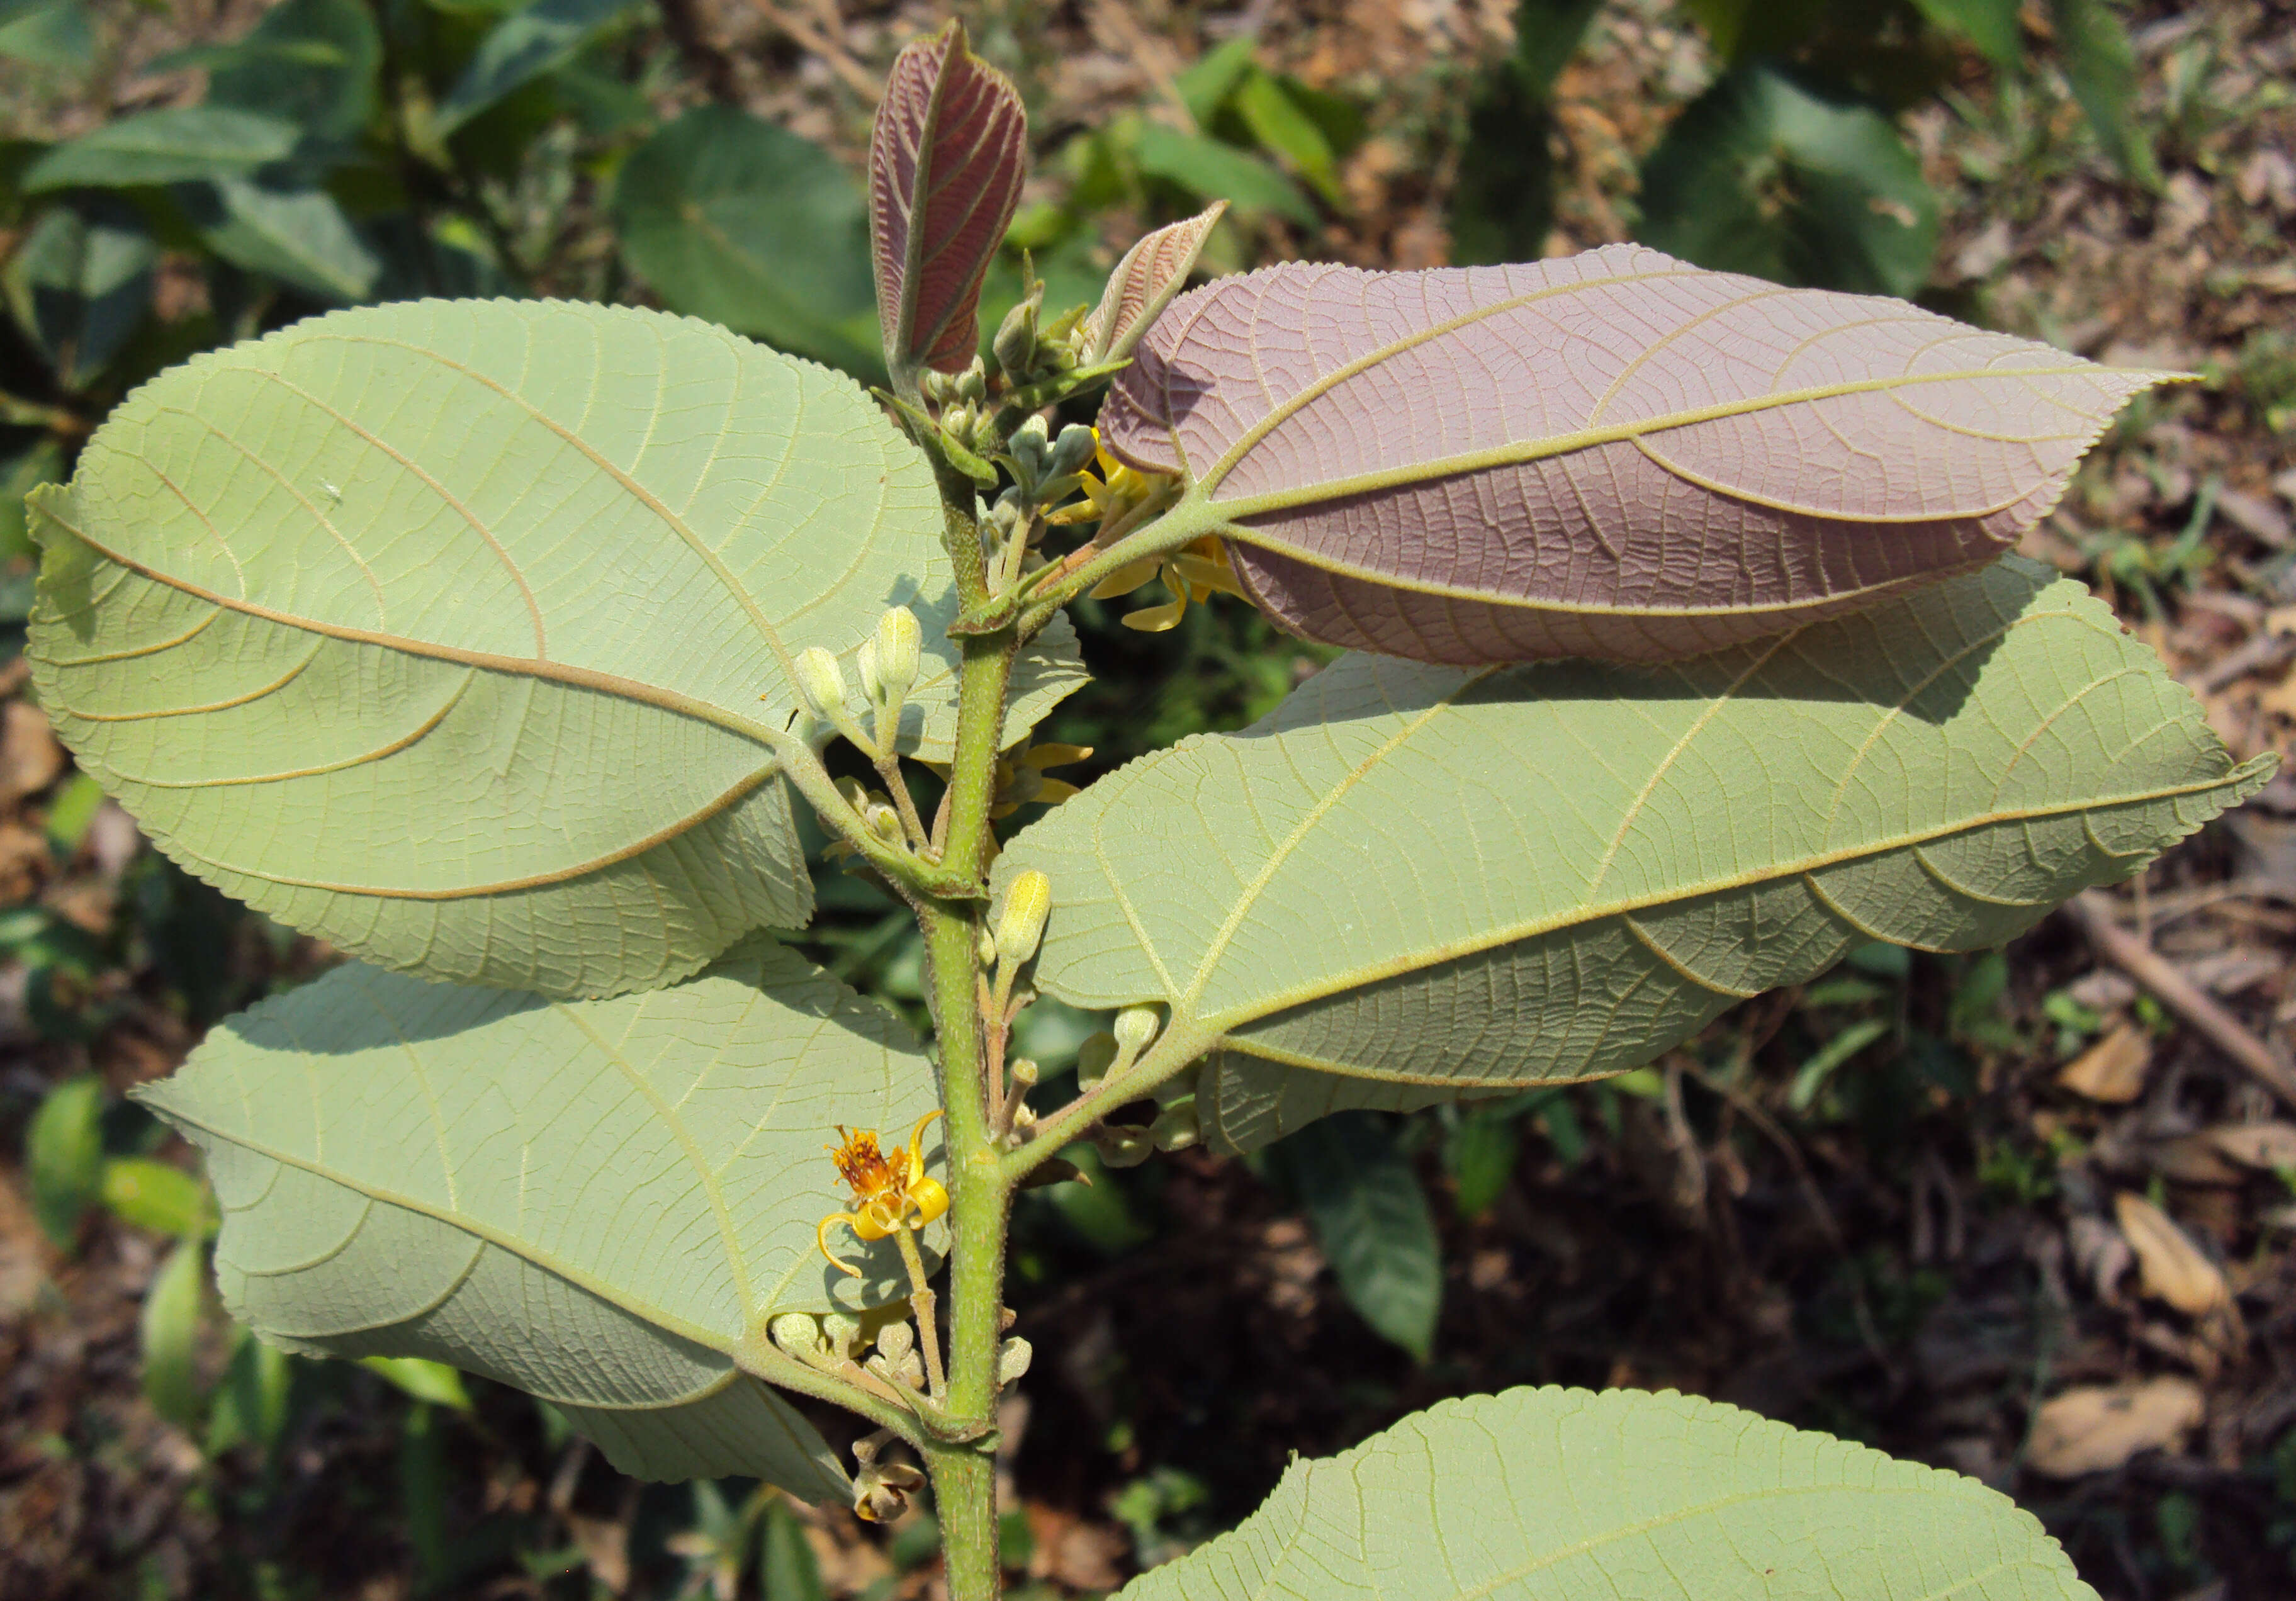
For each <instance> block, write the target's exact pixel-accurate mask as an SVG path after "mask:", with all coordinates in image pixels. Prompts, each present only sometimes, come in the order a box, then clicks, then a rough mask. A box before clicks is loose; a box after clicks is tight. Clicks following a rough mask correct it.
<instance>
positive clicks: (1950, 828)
mask: <svg viewBox="0 0 2296 1601" xmlns="http://www.w3.org/2000/svg"><path fill="white" fill-rule="evenodd" d="M2254 765H2255V764H2254V763H2253V762H2248V763H2243V764H2242V765H2241V766H2240V767H2237V768H2230V769H2228V770H2226V772H2224V773H2223V774H2220V775H2219V776H2217V777H2214V778H2210V779H2205V780H2202V781H2199V782H2196V783H2193V784H2175V785H2169V786H2167V787H2164V788H2161V789H2156V790H2147V791H2139V792H2129V793H2125V794H2120V795H2100V796H2091V797H2087V798H2084V799H2082V800H2079V801H2066V802H2063V803H2062V804H2059V805H2054V806H2034V807H2009V808H2002V809H1997V810H1994V811H1991V812H1987V813H1983V814H1980V815H1978V816H1976V817H1971V818H1965V819H1957V820H1956V821H1955V822H1952V823H1950V824H1947V825H1941V826H1939V827H1937V828H1934V829H1928V830H1923V831H1920V832H1917V833H1906V834H1901V835H1898V836H1896V837H1895V838H1893V839H1890V840H1887V841H1883V842H1878V843H1876V842H1866V843H1861V844H1859V845H1856V846H1850V847H1845V848H1843V849H1841V850H1833V851H1820V852H1815V853H1813V854H1811V855H1809V856H1807V857H1803V858H1798V859H1795V860H1792V861H1790V862H1787V863H1785V864H1784V865H1782V866H1765V867H1764V868H1762V869H1760V870H1759V871H1754V872H1748V873H1743V874H1731V875H1729V876H1727V877H1723V878H1717V879H1710V880H1704V881H1702V882H1700V883H1697V884H1695V885H1693V886H1687V887H1683V888H1678V889H1673V890H1669V891H1665V892H1662V893H1655V892H1654V893H1652V894H1648V895H1642V896H1622V897H1620V898H1619V899H1616V900H1612V901H1608V902H1603V903H1581V904H1580V905H1579V906H1576V907H1568V908H1566V909H1564V910H1562V911H1560V912H1556V913H1553V914H1549V915H1544V916H1539V917H1529V918H1524V919H1522V920H1521V921H1519V922H1516V923H1513V924H1506V925H1505V926H1504V927H1501V928H1499V929H1497V930H1494V931H1493V932H1490V933H1488V934H1486V935H1480V936H1477V937H1474V938H1471V939H1464V940H1447V941H1443V942H1441V943H1439V944H1435V945H1431V946H1427V947H1424V948H1420V949H1417V950H1413V951H1408V952H1405V953H1403V954H1401V955H1399V956H1393V957H1390V958H1387V959H1384V960H1382V961H1379V962H1370V963H1365V964H1364V965H1362V966H1360V967H1357V968H1353V969H1349V970H1348V971H1346V972H1344V973H1339V974H1335V975H1334V976H1333V978H1331V979H1330V980H1328V981H1322V982H1318V983H1314V984H1304V985H1299V986H1295V987H1293V988H1292V989H1283V990H1277V991H1274V992H1271V994H1270V995H1268V996H1267V997H1265V998H1257V999H1254V1000H1252V1001H1249V1002H1244V1003H1240V1004H1239V1005H1237V1006H1232V1007H1229V1008H1227V1009H1226V1010H1224V1011H1219V1012H1214V1013H1210V1014H1201V1015H1199V1014H1196V1013H1194V1012H1193V1011H1190V1010H1188V1009H1187V1008H1186V1007H1185V1003H1184V1002H1183V1001H1181V1000H1180V999H1179V998H1177V997H1174V998H1172V999H1171V1005H1172V1006H1173V1008H1174V1011H1175V1012H1176V1014H1180V1015H1182V1016H1184V1017H1185V1018H1187V1019H1188V1020H1189V1021H1190V1022H1193V1024H1195V1025H1196V1026H1198V1027H1200V1028H1201V1029H1203V1030H1207V1031H1210V1032H1213V1033H1225V1032H1226V1030H1230V1029H1234V1028H1236V1027H1239V1026H1241V1025H1242V1024H1245V1023H1251V1022H1258V1021H1259V1019H1260V1018H1262V1017H1266V1016H1268V1015H1271V1014H1274V1013H1276V1012H1282V1011H1288V1010H1289V1009H1291V1008H1292V1007H1293V1006H1302V1005H1305V1004H1306V1003H1308V1002H1309V1001H1316V1000H1324V999H1326V998H1329V997H1331V996H1333V995H1335V994H1338V993H1340V992H1341V991H1343V990H1346V989H1357V988H1359V987H1361V986H1363V985H1365V984H1371V983H1376V982H1378V981H1381V980H1382V979H1390V978H1398V977H1401V976H1402V975H1403V974H1405V973H1414V972H1416V971H1418V970H1419V969H1421V968H1423V967H1432V966H1438V965H1441V964H1443V963H1445V962H1451V961H1456V960H1458V959H1459V958H1460V957H1463V956H1475V955H1477V954H1479V953H1480V952H1482V951H1486V950H1491V949H1495V948H1497V947H1499V946H1502V945H1512V944H1515V943H1517V942H1519V941H1521V940H1533V939H1537V938H1538V937H1539V936H1540V935H1542V934H1548V933H1553V932H1555V931H1556V930H1558V929H1565V928H1573V927H1577V926H1579V924H1587V923H1595V922H1600V921H1601V920H1602V919H1603V918H1605V917H1613V916H1619V915H1626V914H1630V913H1634V912H1638V911H1644V910H1647V909H1649V908H1651V907H1663V906H1669V905H1672V904H1674V903H1676V902H1677V901H1684V900H1693V899H1698V898H1699V897H1701V896H1705V895H1712V894H1717V893H1719V892H1722V891H1729V890H1740V889H1748V888H1751V887H1752V886H1753V885H1755V884H1759V883H1768V882H1770V881H1772V880H1774V879H1781V878H1792V877H1795V876H1798V875H1800V874H1808V873H1815V872H1819V871H1822V870H1823V869H1825V868H1827V867H1833V866H1841V864H1842V863H1844V862H1850V861H1857V860H1859V859H1861V858H1866V857H1873V856H1886V855H1889V854H1890V853H1892V852H1894V851H1898V850H1911V849H1914V848H1916V847H1919V846H1922V845H1927V844H1931V843H1934V842H1937V841H1939V840H1944V839H1950V838H1952V837H1953V836H1954V835H1956V834H1960V833H1972V832H1973V831H1975V830H1977V829H1980V828H1989V827H1994V826H1997V825H2000V824H2003V823H2015V822H2024V821H2032V820H2035V819H2038V818H2044V817H2068V816H2073V815H2077V814H2080V813H2085V812H2089V811H2096V810H2106V809H2115V808H2119V807H2124V806H2137V805H2144V804H2145V803H2147V802H2153V801H2169V800H2174V799H2176V798H2177V797H2178V796H2182V795H2197V794H2205V793H2207V792H2210V791H2212V790H2219V789H2225V788H2227V787H2230V786H2232V785H2234V784H2237V783H2238V782H2239V781H2240V779H2241V778H2242V777H2243V776H2244V775H2245V774H2246V773H2248V772H2249V771H2250V770H2251V768H2253V767H2254Z"/></svg>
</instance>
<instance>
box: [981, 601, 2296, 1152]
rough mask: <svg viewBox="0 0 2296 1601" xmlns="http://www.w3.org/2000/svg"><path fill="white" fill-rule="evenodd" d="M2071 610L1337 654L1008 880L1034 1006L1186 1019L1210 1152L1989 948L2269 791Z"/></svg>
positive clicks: (1184, 751) (1930, 611) (1479, 1085)
mask: <svg viewBox="0 0 2296 1601" xmlns="http://www.w3.org/2000/svg"><path fill="white" fill-rule="evenodd" d="M2272 765H2273V764H2272V761H2271V759H2270V758H2268V757H2267V758H2262V759H2259V760H2257V761H2254V762H2251V763H2249V764H2247V765H2245V766H2236V765H2235V763H2234V761H2233V759H2232V758H2231V757H2230V756H2229V755H2228V754H2227V753H2226V751H2225V749H2224V747H2223V745H2222V744H2221V743H2219V742H2218V739H2217V737H2216V736H2215V735H2213V734H2212V733H2210V731H2209V728H2208V725H2207V724H2206V722H2205V721H2204V720H2203V719H2202V716H2201V711H2200V708H2199V707H2198V706H2197V705H2196V704H2195V703H2194V700H2193V697H2192V695H2191V694H2190V693H2189V692H2188V691H2186V690H2185V688H2183V687H2182V686H2179V685H2178V684H2177V683H2176V682H2175V681H2174V680H2173V679H2171V678H2170V677H2169V676H2168V674H2167V673H2166V672H2165V671H2164V670H2163V669H2162V668H2161V662H2160V659H2159V658H2158V657H2157V656H2155V655H2154V654H2153V652H2152V651H2151V650H2150V649H2149V648H2147V647H2146V646H2144V645H2142V644H2140V643H2139V642H2137V641H2136V640H2135V639H2132V638H2131V637H2129V636H2128V633H2127V632H2126V631H2125V630H2123V629H2122V628H2121V627H2120V624H2119V623H2118V622H2117V621H2116V620H2114V618H2113V616H2112V612H2111V611H2110V610H2108V609H2107V608H2106V607H2105V606H2103V604H2101V603H2099V602H2097V601H2096V600H2095V599H2094V598H2093V597H2091V596H2090V595H2089V594H2088V592H2087V589H2086V588H2084V587H2082V586H2080V585H2079V584H2077V583H2074V582H2072V581H2071V580H2068V579H2055V578H2054V575H2053V574H2051V573H2048V572H2047V571H2046V570H2044V569H2041V568H2039V567H2038V566H2036V565H2035V564H2034V563H2031V562H2024V561H2022V560H2020V559H2018V558H2014V557H2012V558H2009V559H2008V560H2007V561H2005V562H2002V563H2001V564H1999V565H1997V566H1996V567H1994V568H1992V569H1990V570H1989V571H1985V572H1982V573H1980V574H1976V575H1973V576H1971V577H1967V578H1961V579H1950V580H1948V581H1947V582H1946V583H1943V584H1941V585H1937V586H1934V587H1931V588H1928V589H1925V590H1923V591H1920V592H1918V593H1916V594H1915V595H1910V596H1907V597H1905V598H1902V599H1899V600H1895V601H1891V602H1889V603H1885V604H1883V605H1881V606H1878V607H1875V608H1873V609H1871V610H1869V611H1866V612H1861V613H1859V614H1857V615H1856V616H1852V617H1847V618H1841V619H1837V620H1833V621H1832V622H1827V623H1821V624H1818V625H1816V626H1814V627H1811V628H1804V629H1801V630H1800V631H1798V632H1796V633H1793V634H1790V635H1786V636H1782V637H1779V638H1775V639H1772V640H1767V641H1763V642H1760V643H1758V644H1753V645H1742V646H1740V647H1738V648H1737V649H1735V650H1733V651H1728V652H1725V653H1720V654H1718V655H1711V656H1705V657H1702V658H1699V659H1697V660H1695V661H1686V662H1683V663H1681V664H1679V665H1677V666H1674V667H1671V668H1669V669H1661V670H1657V671H1652V670H1651V669H1636V668H1627V667H1616V666H1610V667H1606V666H1603V665H1600V664H1597V663H1592V662H1568V663H1548V664H1544V665H1538V666H1531V667H1520V668H1513V669H1504V670H1486V671H1482V672H1469V671H1464V670H1462V669H1456V668H1435V667H1428V666H1422V665H1418V664H1414V663H1406V662H1399V661H1391V660H1382V659H1381V658H1378V657H1373V656H1355V657H1349V658H1345V659H1342V660H1341V661H1339V662H1338V663H1336V664H1334V665H1333V666H1332V667H1329V668H1326V669H1324V671H1323V672H1321V673H1319V674H1317V675H1316V677H1313V678H1310V679H1309V680H1308V682H1307V684H1306V685H1304V686H1302V687H1301V688H1300V689H1299V690H1298V691H1296V692H1295V693H1294V694H1293V695H1292V698H1291V700H1289V701H1287V702H1285V703H1284V704H1283V706H1281V707H1279V708H1278V709H1277V710H1275V713H1274V714H1272V715H1271V716H1269V717H1267V718H1263V719H1262V720H1261V721H1260V722H1259V724H1257V725H1255V726H1254V727H1251V728H1248V729H1246V730H1244V731H1243V732H1242V733H1240V734H1235V735H1212V736H1209V737H1204V738H1199V739H1193V740H1187V741H1184V742H1183V743H1181V744H1179V745H1178V746H1177V747H1176V748H1174V749H1172V750H1170V751H1163V752H1161V753H1159V754H1157V755H1153V756H1149V757H1145V758H1144V759H1141V760H1138V761H1136V762H1134V763H1132V764H1131V765H1130V766H1128V767H1126V768H1121V769H1119V771H1117V772H1116V773H1114V774H1111V776H1108V777H1106V778H1103V779H1102V780H1101V781H1100V782H1099V783H1098V784H1095V785H1093V786H1092V787H1091V788H1090V789H1088V790H1087V791H1086V792H1084V793H1083V794H1082V795H1080V796H1078V797H1077V798H1076V799H1074V800H1072V801H1069V802H1068V803H1067V804H1065V805H1064V806H1062V808H1061V809H1059V810H1058V811H1057V812H1054V814H1052V815H1051V816H1050V817H1046V819H1045V820H1044V821H1042V822H1040V823H1037V824H1036V825H1034V826H1032V827H1030V828H1029V829H1028V830H1027V831H1026V832H1025V833H1022V834H1021V836H1020V837H1019V838H1018V839H1016V840H1015V841H1014V842H1013V844H1012V845H1011V847H1010V848H1008V849H1007V850H1005V854H1004V855H1003V857H1002V858H999V861H998V864H997V870H998V873H999V874H1000V876H1008V877H1009V875H1011V874H1018V873H1021V872H1022V871H1026V870H1036V871H1041V872H1043V873H1045V874H1047V875H1048V876H1049V877H1050V878H1051V880H1052V882H1053V883H1055V884H1057V885H1059V886H1060V904H1059V906H1058V907H1057V908H1056V909H1055V910H1054V914H1053V917H1052V920H1051V923H1050V924H1049V926H1048V927H1047V929H1046V934H1045V940H1044V945H1043V948H1042V950H1041V951H1040V953H1039V954H1038V956H1037V973H1036V982H1037V987H1038V988H1040V989H1044V990H1045V991H1046V992H1047V993H1049V994H1051V995H1054V996H1057V997H1058V998H1061V999H1062V1000H1064V1001H1068V1002H1070V1004H1072V1005H1075V1006H1085V1007H1091V1008H1095V1009H1100V1008H1110V1007H1116V1006H1132V1005H1136V1004H1138V1003H1143V1002H1155V1003H1159V1004H1161V1005H1163V1006H1168V1007H1169V1022H1167V1024H1166V1028H1167V1030H1168V1031H1169V1032H1170V1033H1173V1034H1177V1035H1179V1036H1180V1037H1181V1040H1182V1042H1183V1043H1182V1044H1174V1043H1173V1042H1172V1041H1169V1040H1167V1041H1165V1042H1163V1043H1160V1044H1159V1046H1158V1047H1157V1048H1158V1049H1159V1050H1160V1051H1163V1050H1167V1049H1173V1050H1177V1049H1180V1048H1184V1046H1185V1048H1191V1049H1202V1050H1210V1051H1211V1052H1213V1053H1214V1055H1213V1057H1212V1060H1211V1061H1210V1062H1209V1063H1207V1064H1206V1065H1205V1067H1204V1068H1203V1069H1202V1071H1201V1076H1200V1078H1199V1080H1198V1085H1197V1092H1196V1108H1197V1112H1198V1115H1199V1117H1200V1119H1201V1123H1202V1128H1203V1136H1204V1139H1205V1143H1206V1144H1207V1145H1210V1146H1211V1147H1212V1148H1213V1149H1215V1150H1221V1151H1231V1152H1232V1151H1236V1150H1249V1149H1251V1148H1253V1147H1255V1146H1258V1145H1265V1144H1267V1142H1268V1141H1269V1140H1271V1139H1274V1138H1275V1137H1277V1136H1279V1135H1281V1134H1282V1133H1283V1132H1284V1131H1285V1130H1287V1129H1292V1128H1296V1127H1298V1126H1299V1125H1300V1124H1301V1123H1303V1122H1306V1121H1308V1120H1310V1119H1312V1118H1316V1117H1320V1116H1322V1115H1324V1113H1326V1112H1333V1111H1335V1110H1338V1109H1340V1108H1341V1107H1347V1106H1372V1107H1382V1108H1386V1109H1390V1110H1399V1109H1405V1108H1408V1107H1412V1106H1423V1105H1426V1104H1431V1103H1433V1102H1438V1101H1444V1100H1452V1099H1457V1098H1459V1097H1461V1096H1470V1095H1477V1094H1496V1093H1498V1092H1500V1091H1503V1090H1509V1089H1519V1088H1525V1087H1527V1086H1529V1085H1533V1084H1538V1083H1542V1082H1554V1081H1556V1080H1567V1079H1575V1078H1582V1077H1587V1076H1590V1075H1596V1074H1603V1073H1612V1072H1622V1071H1626V1070H1628V1069H1629V1068H1633V1067H1636V1066H1638V1065H1639V1064H1641V1063H1644V1062H1645V1061H1648V1060H1649V1059H1650V1058H1651V1057H1652V1056H1653V1055H1656V1054H1657V1053H1658V1052H1659V1051H1661V1050H1662V1049H1664V1048H1665V1047H1668V1046H1669V1045H1671V1044H1673V1043H1674V1042H1675V1041H1677V1040H1678V1039H1683V1038H1684V1037H1685V1036H1686V1035H1688V1034H1690V1033H1691V1032H1693V1030H1696V1029H1698V1028H1700V1027H1702V1025H1704V1024H1705V1023H1706V1022H1708V1021H1709V1020H1710V1019H1711V1018H1713V1017H1714V1016H1716V1015H1717V1014H1719V1013H1720V1012H1721V1011H1722V1010H1724V1009H1725V1008H1726V1007H1727V1006H1732V1005H1734V1004H1735V1003H1736V1002H1737V1001H1739V1000H1741V999H1743V998H1745V997H1747V996H1750V995H1754V994H1757V993H1759V992H1760V991H1762V990H1764V989H1770V988H1772V987H1774V986H1775V985H1779V984H1788V983H1795V982H1799V981H1802V980H1804V979H1807V978H1809V977H1811V976H1813V975H1815V974H1816V973H1819V972H1822V971H1823V970H1824V969H1825V968H1826V967H1828V966H1830V965H1832V964H1833V963H1834V962H1835V961H1837V960H1839V959H1840V957H1841V955H1842V954H1843V953H1844V952H1845V951H1846V950H1848V949H1849V948H1851V947H1852V946H1855V945H1857V944H1861V943H1863V942H1865V941H1866V940H1891V941H1894V942H1896V943H1898V944H1903V945H1912V946H1918V947H1923V948H1929V949H1952V950H1967V949H1973V948H1981V947H1984V946H1989V945H1996V944H1998V943H2000V942H2001V941H2002V940H2006V939H2008V938H2010V937H2011V936H2012V935H2013V934H2016V933H2019V932H2022V931H2023V930H2024V929H2026V928H2028V927H2030V926H2031V924H2033V923H2034V922H2035V921H2036V920H2038V918H2039V917H2040V916H2041V915H2043V914H2044V913H2045V912H2046V911H2047V910H2048V909H2049V908H2050V907H2054V906H2055V905H2056V904H2057V903H2058V902H2059V901H2061V900H2062V899H2065V898H2066V897H2067V896H2069V895H2071V894H2072V893H2074V892H2075V891H2079V890H2081V889H2083V888H2086V887H2087V886H2089V885H2092V884H2098V883H2113V882H2116V881H2118V880H2120V879H2122V878H2125V877H2127V876H2128V874H2131V873H2133V872H2135V871H2136V869H2138V868H2139V867H2141V866H2144V864H2145V863H2146V862H2148V861H2150V860H2151V859H2152V858H2153V856H2154V855H2155V854H2157V853H2158V852H2159V851H2161V850H2163V849H2165V848H2166V847H2167V846H2169V844H2171V843H2173V842H2175V841H2177V840H2178V839H2181V838H2182V837H2184V836H2185V834H2187V833H2191V832H2192V831H2193V830H2194V828H2196V827H2198V826H2199V825H2201V824H2202V823H2203V822H2205V821H2206V820H2207V819H2208V818H2210V817H2213V816H2215V815H2216V814H2217V813H2218V811H2220V810H2222V809H2224V808H2226V807H2227V806H2230V805H2232V804H2234V803H2235V802H2237V801H2240V800H2241V799H2243V797H2245V796H2247V795H2249V794H2251V793H2253V792H2255V790H2256V789H2257V788H2258V787H2259V785H2261V784H2263V782H2264V780H2265V779H2266V777H2267V776H2269V773H2270V771H2271V768H2272Z"/></svg>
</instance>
